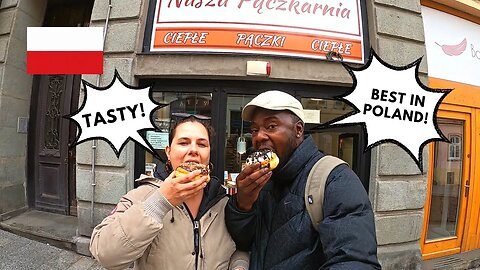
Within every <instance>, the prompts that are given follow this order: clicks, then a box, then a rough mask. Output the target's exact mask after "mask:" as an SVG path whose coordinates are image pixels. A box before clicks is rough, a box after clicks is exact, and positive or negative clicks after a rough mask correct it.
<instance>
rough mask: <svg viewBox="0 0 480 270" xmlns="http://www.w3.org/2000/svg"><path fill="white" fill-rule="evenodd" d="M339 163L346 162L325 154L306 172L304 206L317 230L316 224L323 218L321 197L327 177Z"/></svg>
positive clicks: (323, 193)
mask: <svg viewBox="0 0 480 270" xmlns="http://www.w3.org/2000/svg"><path fill="white" fill-rule="evenodd" d="M341 164H347V163H346V162H345V161H343V160H341V159H339V158H337V157H334V156H329V155H325V156H323V157H321V158H320V159H319V160H318V161H317V162H316V163H315V164H314V165H313V167H312V169H311V170H310V173H309V174H308V178H307V183H306V185H305V207H306V208H307V211H308V215H310V219H311V221H312V225H313V227H314V228H315V230H317V231H318V225H319V224H320V222H321V221H322V220H323V197H324V195H325V184H326V182H327V178H328V176H329V175H330V172H332V170H333V169H335V168H336V167H337V166H338V165H341ZM347 165H348V164H347Z"/></svg>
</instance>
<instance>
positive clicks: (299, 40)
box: [150, 0, 364, 63]
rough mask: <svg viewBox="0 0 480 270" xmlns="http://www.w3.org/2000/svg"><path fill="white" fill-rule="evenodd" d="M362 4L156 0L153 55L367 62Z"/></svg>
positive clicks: (357, 0)
mask: <svg viewBox="0 0 480 270" xmlns="http://www.w3.org/2000/svg"><path fill="white" fill-rule="evenodd" d="M360 1H361V0H344V1H338V0H157V3H156V9H155V14H154V20H153V27H152V38H151V45H150V51H152V52H208V53H249V54H269V55H282V56H293V57H306V58H315V59H325V58H326V56H327V54H328V53H329V52H331V51H333V52H337V53H340V54H341V55H342V57H343V60H344V61H346V62H353V63H363V61H364V53H363V46H364V41H363V38H364V36H363V29H362V16H361V14H362V12H361V7H360Z"/></svg>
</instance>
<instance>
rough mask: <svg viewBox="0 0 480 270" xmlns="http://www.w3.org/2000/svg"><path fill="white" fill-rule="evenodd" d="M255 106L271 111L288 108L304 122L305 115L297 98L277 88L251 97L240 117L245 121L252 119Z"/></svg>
mask: <svg viewBox="0 0 480 270" xmlns="http://www.w3.org/2000/svg"><path fill="white" fill-rule="evenodd" d="M256 107H260V108H264V109H267V110H273V111H283V110H288V111H290V112H292V113H293V114H295V115H296V116H298V118H300V119H301V120H302V122H304V123H305V115H304V113H303V106H302V103H300V101H298V99H296V98H294V97H293V96H291V95H289V94H287V93H285V92H282V91H278V90H272V91H267V92H263V93H261V94H260V95H258V96H256V97H255V98H254V99H252V100H251V101H250V102H249V103H247V105H245V107H244V108H243V111H242V118H243V120H245V121H252V118H253V112H254V111H255V109H256Z"/></svg>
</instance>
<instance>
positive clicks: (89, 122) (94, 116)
mask: <svg viewBox="0 0 480 270" xmlns="http://www.w3.org/2000/svg"><path fill="white" fill-rule="evenodd" d="M82 81H83V80H82ZM83 85H84V87H85V90H86V93H85V99H84V102H83V104H82V106H81V107H80V109H79V110H78V111H77V112H75V113H73V114H72V115H69V116H65V117H66V118H70V119H71V120H73V121H75V122H76V124H77V126H78V127H79V132H78V134H79V136H78V138H77V141H76V143H75V144H74V145H77V144H80V143H82V142H84V141H87V140H91V139H102V140H104V141H106V142H107V143H109V144H110V146H111V147H112V149H113V151H115V154H116V155H117V157H118V156H119V155H120V153H121V151H122V149H123V147H124V146H125V145H126V143H127V142H128V139H132V140H134V141H135V142H137V143H138V144H140V145H142V146H143V147H144V148H145V149H146V150H148V151H149V152H151V153H153V154H154V153H155V151H154V150H153V147H152V146H151V145H150V144H149V143H148V142H147V141H145V139H144V138H143V137H142V136H140V134H139V133H138V132H139V131H143V130H148V129H150V130H154V129H155V126H154V124H153V123H152V121H151V114H152V113H153V111H154V110H155V109H156V108H157V107H158V106H160V105H161V104H157V103H155V101H154V100H153V99H152V98H151V97H150V87H147V88H136V87H132V86H129V85H127V84H125V83H124V82H123V80H122V79H121V78H120V75H119V74H118V72H117V71H116V70H115V76H114V77H113V79H112V82H111V83H110V85H108V86H107V87H102V88H100V87H95V86H93V85H91V84H89V83H87V82H85V81H83Z"/></svg>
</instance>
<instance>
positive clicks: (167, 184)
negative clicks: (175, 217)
mask: <svg viewBox="0 0 480 270" xmlns="http://www.w3.org/2000/svg"><path fill="white" fill-rule="evenodd" d="M199 174H200V170H195V171H193V172H191V173H189V174H186V175H182V176H178V177H176V176H175V171H174V172H172V173H171V174H170V175H169V176H168V177H167V179H165V181H164V182H163V183H162V184H161V185H160V188H159V189H158V190H159V192H160V193H162V195H163V196H164V197H165V199H167V200H168V201H169V202H170V203H171V204H172V205H173V206H177V205H180V204H182V203H183V202H184V201H185V200H187V199H188V198H190V197H192V196H193V195H195V194H196V193H197V192H199V191H200V190H202V189H203V188H204V187H205V186H206V185H207V177H206V176H202V177H200V178H199V179H197V180H193V179H195V177H196V176H198V175H199Z"/></svg>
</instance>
